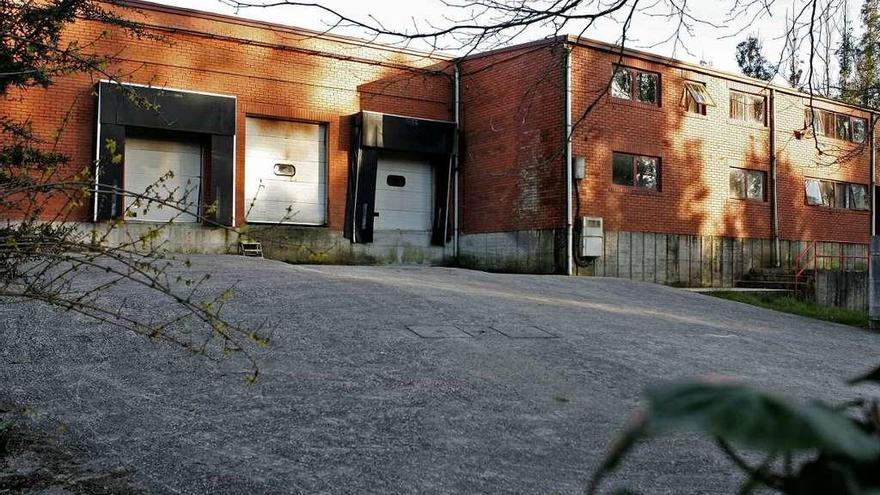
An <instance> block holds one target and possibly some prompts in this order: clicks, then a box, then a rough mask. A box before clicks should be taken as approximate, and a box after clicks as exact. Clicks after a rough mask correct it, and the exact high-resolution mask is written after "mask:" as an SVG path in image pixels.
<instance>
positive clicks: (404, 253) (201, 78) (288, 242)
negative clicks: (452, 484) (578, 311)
mask: <svg viewBox="0 0 880 495" xmlns="http://www.w3.org/2000/svg"><path fill="white" fill-rule="evenodd" d="M126 4H127V5H128V6H129V7H131V8H132V9H133V10H132V11H131V12H132V13H131V14H130V15H132V16H133V20H134V21H136V22H138V23H140V24H142V25H143V26H144V28H145V29H146V30H148V31H150V32H154V33H155V34H157V36H156V37H155V38H153V37H143V38H139V39H136V38H134V37H131V36H129V35H128V34H126V33H124V32H122V31H121V30H120V31H118V32H117V31H114V30H113V28H108V26H106V25H100V24H98V23H95V22H90V21H89V22H87V21H82V22H79V23H77V24H76V25H75V28H74V29H73V30H72V32H71V33H70V36H73V37H77V38H79V37H81V38H82V39H95V38H100V40H99V41H98V42H97V43H96V45H95V46H96V49H98V50H106V52H107V53H113V54H114V57H113V58H114V62H113V64H114V67H113V69H114V74H116V75H118V76H115V77H114V80H113V81H111V80H110V79H109V78H105V79H104V80H96V79H93V78H91V77H89V76H88V75H84V74H78V75H71V76H65V77H60V78H58V79H57V81H56V82H55V84H53V85H52V86H50V87H49V88H48V89H46V90H31V91H29V92H28V93H27V94H25V95H23V97H22V98H21V99H16V100H10V101H8V102H4V105H7V106H9V107H10V109H11V114H12V115H14V116H18V117H21V118H22V119H30V121H31V122H33V123H34V127H35V129H38V130H42V131H44V132H51V129H53V128H54V127H55V126H57V124H58V122H59V121H61V120H62V119H67V122H68V127H67V128H66V129H65V132H64V135H63V136H62V138H61V141H60V147H61V149H62V151H63V152H65V153H66V154H68V155H70V156H71V157H72V161H71V163H70V167H72V168H76V167H83V166H88V164H91V163H95V176H96V177H97V183H96V185H95V194H94V198H93V199H94V201H93V202H92V203H91V204H90V205H84V206H83V207H82V208H80V209H79V210H77V211H76V213H75V216H74V217H73V218H69V220H71V221H78V222H83V223H89V224H92V225H94V228H95V229H100V228H101V225H104V224H107V223H108V222H115V221H117V220H120V219H121V220H122V221H123V222H124V224H123V225H124V226H123V227H122V228H120V229H119V233H118V235H120V236H129V237H130V236H137V235H138V233H139V232H143V231H145V230H146V229H149V228H150V226H151V225H155V224H157V223H168V224H169V225H168V227H167V228H165V229H163V232H162V238H161V239H159V240H158V242H164V243H166V244H165V245H166V246H167V247H168V249H171V250H175V251H180V252H204V253H217V252H235V251H236V250H237V249H238V246H239V244H240V243H241V242H242V241H244V240H247V241H252V242H254V243H259V244H260V245H261V248H262V251H263V253H264V254H265V255H266V256H267V257H271V258H274V259H280V260H285V261H290V262H297V263H364V264H366V263H425V264H439V265H458V266H463V267H469V268H477V269H483V270H492V271H510V272H522V273H558V274H581V275H597V276H611V277H623V278H632V279H637V280H646V281H652V282H658V283H665V284H675V285H687V286H724V287H727V286H732V285H734V284H735V283H736V282H737V281H739V280H741V279H742V277H743V275H744V274H746V273H748V272H749V271H751V270H754V269H761V268H771V267H781V268H784V269H789V270H792V269H796V268H797V267H798V266H799V264H801V263H804V262H805V260H806V258H805V256H813V257H815V256H817V255H818V254H819V253H820V252H821V253H826V254H827V253H834V254H838V253H839V254H840V255H839V256H838V259H839V260H841V261H839V264H838V265H837V267H838V268H860V267H864V266H865V262H864V261H860V260H864V259H866V258H867V251H868V242H869V239H870V236H871V234H872V230H873V229H874V223H875V222H874V221H873V211H874V208H873V203H874V197H875V194H874V193H875V186H874V184H875V175H874V170H875V156H876V152H875V151H876V150H875V148H876V145H875V142H876V131H875V125H874V124H875V122H876V115H875V114H872V113H871V112H870V111H868V110H865V109H861V108H858V107H853V106H850V105H846V104H842V103H840V102H836V101H832V100H827V99H822V98H818V97H811V96H810V95H807V94H803V93H799V92H797V91H796V90H793V89H790V88H785V87H777V86H773V85H768V84H767V83H765V82H763V81H758V80H753V79H749V78H746V77H742V76H737V75H733V74H728V73H722V72H719V71H716V70H713V69H712V68H710V67H703V66H699V65H692V64H687V63H683V62H679V61H675V60H671V59H667V58H664V57H660V56H657V55H652V54H648V53H644V52H639V51H635V50H629V49H621V48H620V47H617V46H614V45H608V44H604V43H600V42H596V41H591V40H586V39H582V38H576V37H568V36H561V37H554V38H550V39H544V40H540V41H536V42H532V43H528V44H523V45H518V46H514V47H509V48H504V49H500V50H496V51H492V52H487V53H481V54H474V55H470V56H468V57H465V58H463V59H454V58H446V57H442V56H439V55H436V54H425V53H420V52H415V51H409V50H405V49H400V48H396V47H389V46H382V45H377V44H373V43H368V42H365V41H360V40H355V39H350V38H344V37H338V36H333V35H328V34H316V33H313V32H309V31H305V30H299V29H295V28H291V27H286V26H280V25H274V24H268V23H263V22H256V21H248V20H243V19H240V18H236V17H228V16H222V15H217V14H209V13H204V12H198V11H193V10H187V9H182V8H176V7H168V6H160V5H155V4H150V3H145V2H138V1H129V2H126ZM105 30H106V31H108V33H109V35H107V36H103V37H102V36H99V33H101V32H102V31H105ZM122 75H124V76H122ZM120 83H122V84H120ZM128 91H131V92H133V93H136V94H138V95H139V97H140V98H143V99H144V100H146V101H148V102H150V103H151V104H150V105H146V106H145V105H139V104H137V102H136V101H133V99H132V98H131V97H130V95H129V93H128ZM108 142H112V143H114V145H113V146H112V147H111V146H107V143H108ZM829 149H831V150H835V152H828V151H827V150H829ZM116 156H118V157H119V159H116ZM169 171H170V172H173V173H172V174H168V172H169ZM165 176H167V177H168V178H167V180H165V181H164V182H163V184H162V188H163V190H165V191H170V192H171V193H172V194H174V195H176V196H175V197H176V199H178V200H180V201H181V204H183V205H185V208H183V211H178V212H175V211H172V210H169V209H157V208H149V207H144V206H143V205H141V204H140V203H139V202H138V201H136V200H134V199H133V198H132V197H131V196H126V195H125V194H120V193H119V191H120V190H127V191H132V192H136V193H139V194H143V193H149V191H150V190H151V187H152V184H153V183H154V181H155V180H156V179H157V178H158V177H165ZM60 207H61V205H59V208H60ZM223 226H225V227H232V228H235V229H236V230H230V229H229V228H223Z"/></svg>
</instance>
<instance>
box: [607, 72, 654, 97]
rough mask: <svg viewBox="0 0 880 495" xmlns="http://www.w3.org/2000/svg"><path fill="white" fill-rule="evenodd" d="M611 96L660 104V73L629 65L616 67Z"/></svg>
mask: <svg viewBox="0 0 880 495" xmlns="http://www.w3.org/2000/svg"><path fill="white" fill-rule="evenodd" d="M611 96H613V97H614V98H620V99H623V100H635V101H641V102H643V103H650V104H651V105H660V75H659V74H655V73H653V72H645V71H640V70H636V69H632V68H629V67H620V66H615V67H614V77H613V78H612V79H611Z"/></svg>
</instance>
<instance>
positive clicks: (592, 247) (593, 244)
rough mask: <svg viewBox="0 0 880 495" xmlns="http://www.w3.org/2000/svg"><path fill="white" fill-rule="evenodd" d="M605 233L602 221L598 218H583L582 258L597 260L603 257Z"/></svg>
mask: <svg viewBox="0 0 880 495" xmlns="http://www.w3.org/2000/svg"><path fill="white" fill-rule="evenodd" d="M604 237H605V231H604V227H603V224H602V219H601V218H598V217H581V253H580V254H581V257H582V258H597V257H599V256H602V243H603V240H604Z"/></svg>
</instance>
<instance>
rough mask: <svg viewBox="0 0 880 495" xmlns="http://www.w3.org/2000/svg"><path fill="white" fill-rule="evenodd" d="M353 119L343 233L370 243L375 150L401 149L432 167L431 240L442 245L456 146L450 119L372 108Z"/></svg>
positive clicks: (377, 159)
mask: <svg viewBox="0 0 880 495" xmlns="http://www.w3.org/2000/svg"><path fill="white" fill-rule="evenodd" d="M353 120H354V125H353V130H352V141H351V150H350V152H349V174H348V177H349V183H348V205H347V208H346V215H345V236H346V237H347V238H349V239H351V241H352V242H356V243H369V242H373V230H374V223H375V214H376V186H377V183H376V182H377V173H378V166H379V160H380V155H381V154H382V153H383V152H389V151H390V152H405V153H409V154H411V155H410V157H411V158H413V157H415V158H417V159H419V160H423V161H424V162H426V163H429V164H430V166H431V169H432V173H433V180H432V181H431V182H433V189H434V190H433V194H432V196H433V200H430V199H429V201H431V202H432V203H433V204H432V214H431V217H432V225H431V243H432V244H434V245H440V246H442V245H444V244H445V243H446V241H447V238H448V235H449V229H448V223H449V201H450V191H449V187H450V184H451V174H452V164H453V161H454V159H455V155H456V151H457V150H456V146H457V130H456V125H455V123H454V122H447V121H439V120H430V119H419V118H414V117H404V116H400V115H389V114H382V113H376V112H361V113H359V114H357V115H355V116H354V119H353Z"/></svg>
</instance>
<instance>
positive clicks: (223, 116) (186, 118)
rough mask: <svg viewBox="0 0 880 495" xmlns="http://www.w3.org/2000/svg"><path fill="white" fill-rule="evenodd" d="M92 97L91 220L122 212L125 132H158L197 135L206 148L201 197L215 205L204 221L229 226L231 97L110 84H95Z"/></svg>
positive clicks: (231, 217)
mask: <svg viewBox="0 0 880 495" xmlns="http://www.w3.org/2000/svg"><path fill="white" fill-rule="evenodd" d="M97 93H98V115H97V121H98V122H97V127H98V129H97V135H98V136H97V139H98V140H97V146H96V171H95V177H96V180H97V188H96V195H95V204H94V220H95V221H98V220H109V219H113V218H119V217H120V216H121V215H122V214H123V212H124V211H125V202H124V199H125V198H124V196H123V195H122V194H118V191H119V190H124V189H127V188H126V187H125V183H124V177H125V159H124V157H125V156H126V154H125V137H126V134H127V133H126V128H129V130H131V129H137V130H139V131H143V130H145V129H146V130H154V131H159V132H162V133H164V136H165V137H171V138H174V137H175V136H176V135H180V136H189V137H192V136H193V135H196V136H202V137H203V138H204V141H205V143H206V145H207V146H208V147H209V148H210V154H209V155H207V156H208V157H210V158H209V159H208V160H206V162H207V163H208V164H210V166H209V168H208V169H207V170H206V172H207V174H206V175H207V177H205V179H206V180H205V182H204V184H202V187H204V188H205V189H206V194H205V195H204V196H203V198H204V199H207V200H209V202H210V203H213V204H216V208H215V209H211V210H210V213H209V214H206V217H208V219H209V220H213V221H215V222H217V223H219V224H222V225H232V224H233V192H234V189H233V165H234V149H233V148H234V146H233V143H234V140H235V98H234V97H231V96H220V95H211V94H204V93H196V92H189V91H182V90H170V89H163V88H151V87H143V86H134V85H119V84H115V83H109V82H100V83H98V88H97ZM129 133H130V132H129ZM156 178H157V179H158V176H157V177H156Z"/></svg>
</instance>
